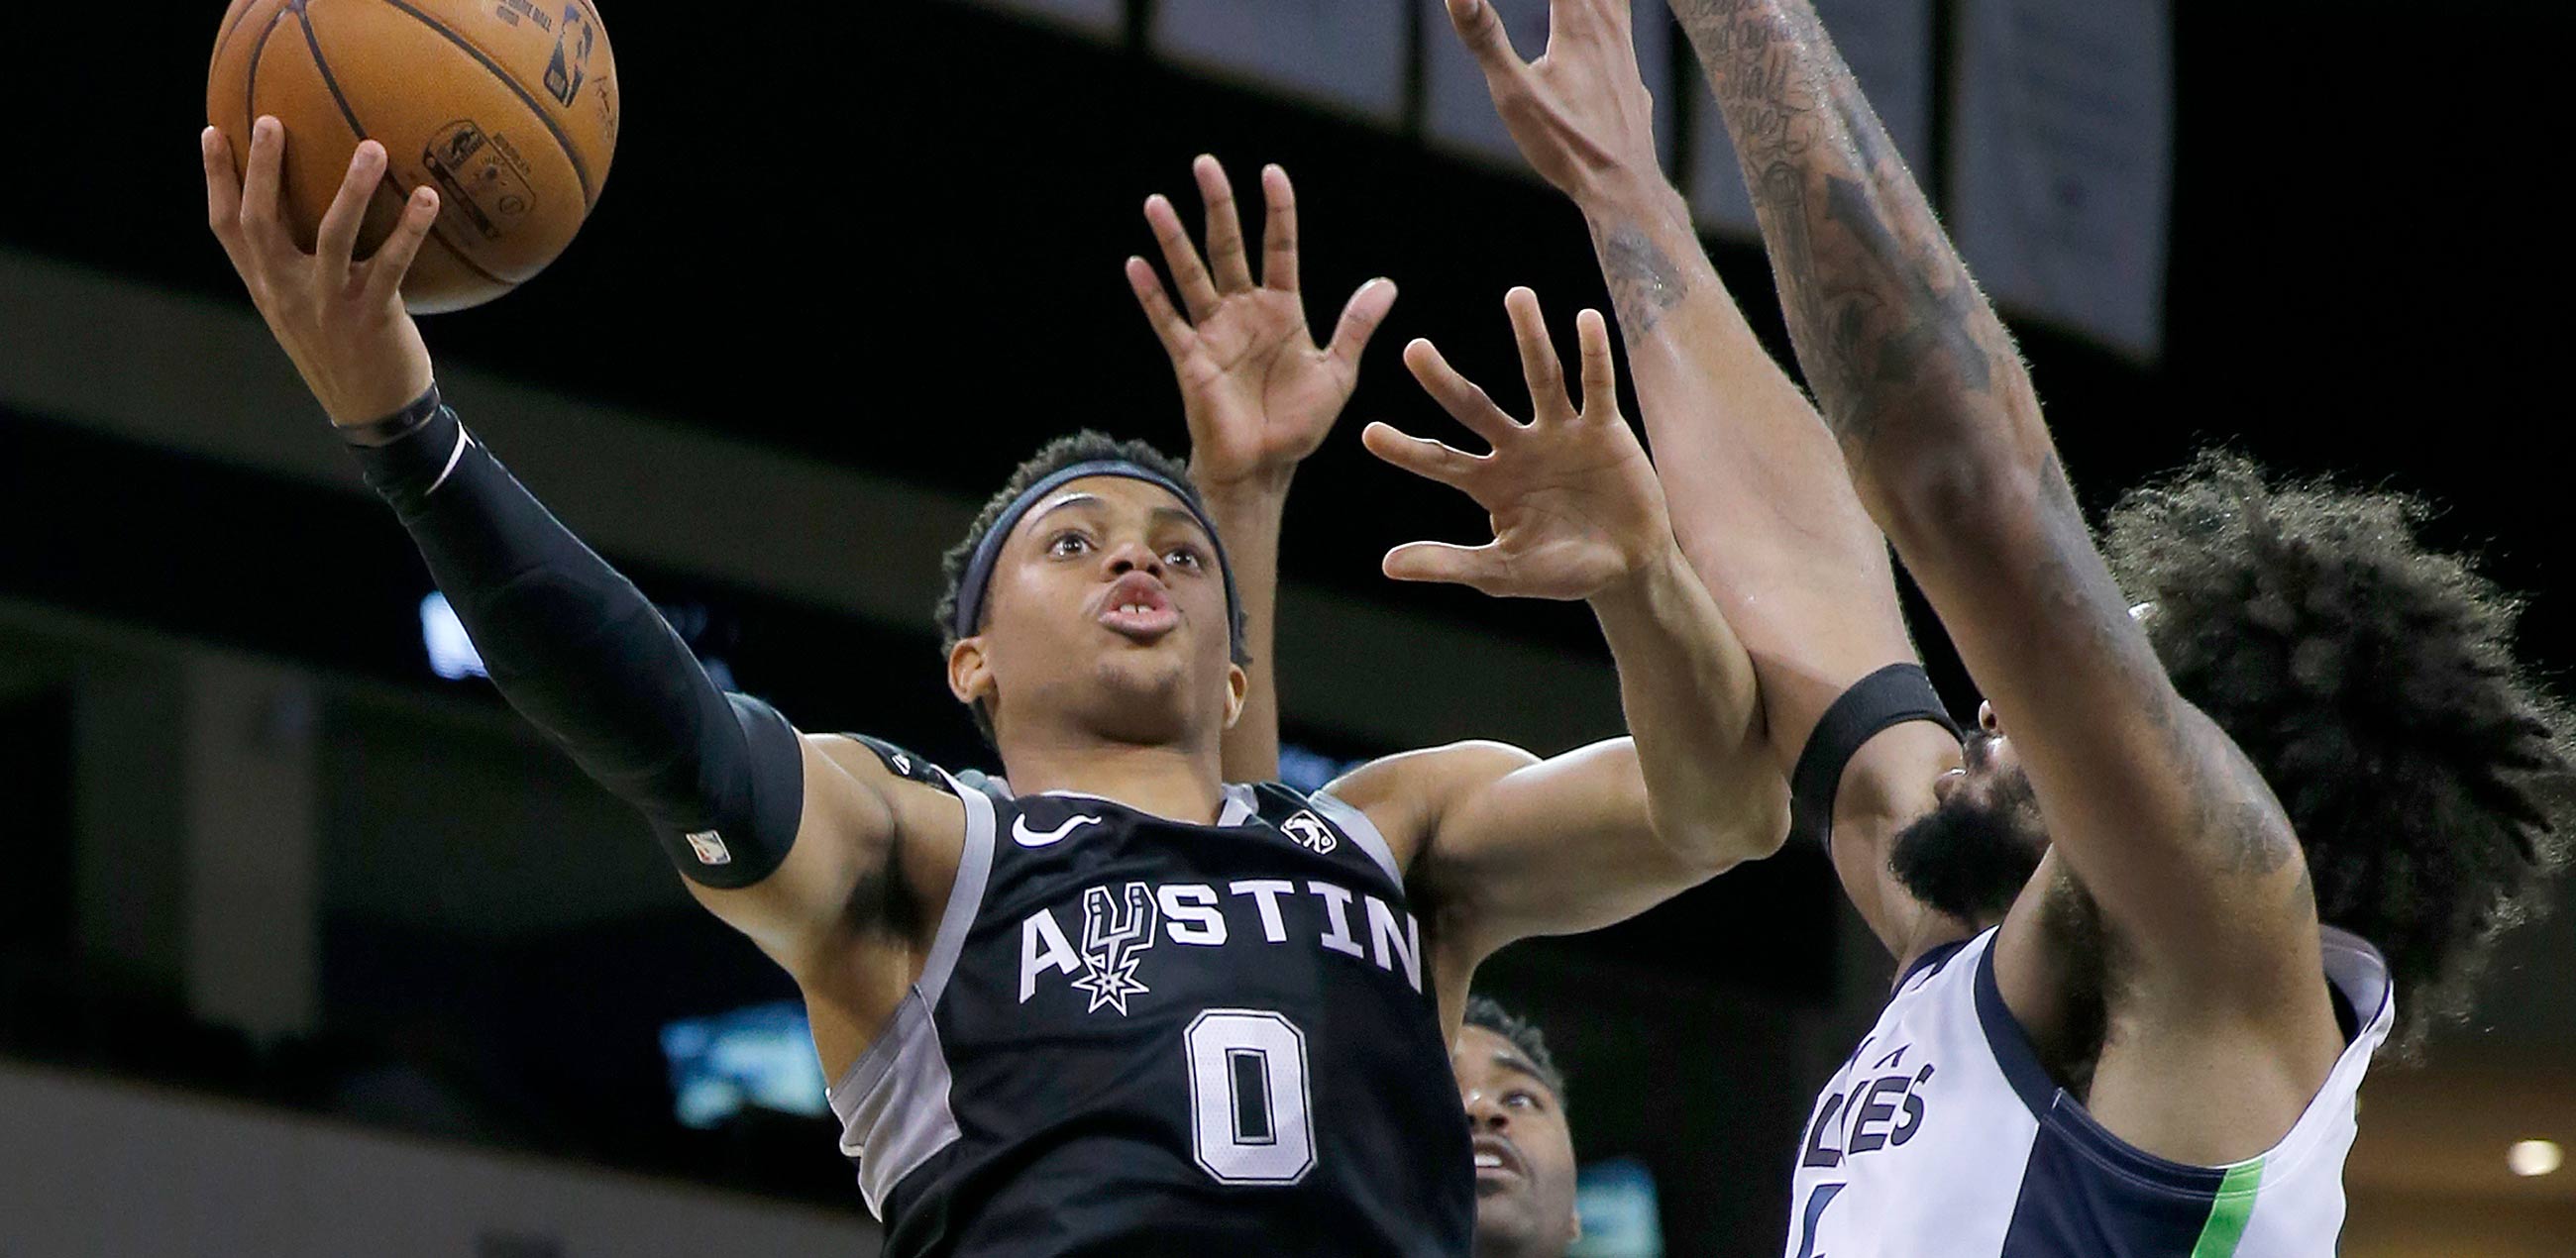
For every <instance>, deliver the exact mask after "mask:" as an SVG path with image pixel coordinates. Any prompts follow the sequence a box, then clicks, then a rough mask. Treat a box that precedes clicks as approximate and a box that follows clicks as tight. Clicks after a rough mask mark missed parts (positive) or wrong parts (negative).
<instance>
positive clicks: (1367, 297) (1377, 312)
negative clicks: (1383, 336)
mask: <svg viewBox="0 0 2576 1258" xmlns="http://www.w3.org/2000/svg"><path fill="white" fill-rule="evenodd" d="M1394 308H1395V281H1394V280H1391V279H1387V278H1386V277H1384V276H1380V277H1378V278H1376V279H1373V280H1370V281H1369V282H1368V283H1365V284H1362V285H1360V289H1359V291H1358V292H1356V293H1353V294H1351V300H1350V303H1349V304H1347V305H1345V306H1343V307H1342V318H1341V321H1340V322H1339V323H1336V324H1334V325H1333V343H1332V344H1331V345H1329V346H1327V347H1326V348H1325V350H1324V353H1325V355H1326V356H1327V357H1329V358H1331V359H1332V360H1333V361H1335V362H1337V363H1339V364H1341V366H1342V368H1343V369H1344V370H1347V371H1357V370H1358V369H1359V365H1360V354H1361V353H1362V351H1365V350H1366V349H1368V343H1369V338H1370V337H1373V336H1376V335H1377V329H1378V325H1380V324H1382V323H1385V322H1386V312H1387V311H1389V310H1392V309H1394Z"/></svg>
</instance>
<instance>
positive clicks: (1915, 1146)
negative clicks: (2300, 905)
mask: <svg viewBox="0 0 2576 1258" xmlns="http://www.w3.org/2000/svg"><path fill="white" fill-rule="evenodd" d="M1994 941H1995V932H1994V931H1991V930H1989V931H1987V932H1986V933H1984V934H1982V935H1979V936H1977V937H1976V938H1974V939H1971V940H1969V941H1968V942H1966V943H1965V944H1954V945H1952V946H1951V947H1950V948H1947V949H1944V950H1941V951H1937V952H1934V953H1932V954H1931V955H1929V956H1926V957H1924V958H1923V959H1922V960H1920V961H1917V962H1916V963H1915V965H1914V967H1913V968H1912V969H1911V970H1909V971H1908V972H1907V974H1906V976H1905V978H1904V979H1903V980H1902V981H1901V982H1899V983H1898V984H1897V988H1896V994H1895V996H1894V997H1892V998H1891V999H1890V1000H1889V1001H1888V1004H1887V1010H1886V1012H1884V1013H1882V1014H1880V1015H1879V1019H1878V1025H1877V1027H1875V1028H1874V1029H1872V1030H1871V1032H1870V1034H1869V1038H1867V1039H1864V1040H1862V1041H1861V1044H1860V1049H1859V1050H1858V1051H1857V1052H1855V1053H1853V1054H1852V1056H1851V1058H1850V1060H1848V1061H1846V1062H1844V1063H1843V1068H1842V1070H1841V1072H1840V1073H1838V1074H1836V1075H1835V1076H1834V1078H1833V1082H1832V1083H1830V1084H1828V1085H1826V1088H1825V1091H1824V1094H1823V1095H1822V1096H1821V1097H1819V1098H1818V1099H1817V1102H1816V1108H1815V1110H1814V1112H1813V1114H1812V1115H1810V1117H1809V1118H1808V1121H1807V1131H1806V1136H1805V1138H1804V1140H1803V1141H1801V1143H1800V1146H1799V1151H1798V1171H1797V1177H1796V1185H1797V1196H1796V1198H1795V1199H1794V1200H1793V1202H1792V1204H1791V1210H1790V1218H1789V1245H1788V1249H1787V1253H1788V1254H1789V1256H1790V1258H2331V1256H2332V1255H2333V1254H2334V1252H2335V1238H2336V1236H2337V1234H2338V1233H2340V1232H2341V1231H2342V1229H2343V1211H2344V1200H2343V1161H2344V1155H2345V1153H2346V1152H2348V1151H2349V1150H2350V1149H2351V1148H2352V1138H2353V1134H2354V1130H2355V1128H2354V1124H2353V1105H2354V1099H2355V1097H2356V1096H2357V1094H2358V1093H2359V1092H2360V1089H2361V1078H2362V1074H2363V1073H2364V1072H2365V1071H2367V1070H2368V1069H2369V1068H2370V1058H2371V1054H2372V1053H2373V1052H2374V1051H2375V1050H2377V1049H2378V1047H2379V1043H2380V1041H2381V1040H2382V1039H2384V1038H2386V1037H2387V1035H2388V1027H2389V1023H2390V1022H2391V1020H2392V1019H2393V1018H2394V1017H2395V1013H2396V1009H2395V1002H2394V999H2393V995H2394V994H2393V992H2392V991H2391V990H2390V986H2391V985H2390V983H2389V979H2388V966H2387V963H2386V962H2385V961H2383V960H2381V959H2380V956H2379V954H2378V952H2376V951H2375V950H2373V949H2372V948H2371V947H2370V945H2368V944H2366V943H2363V942H2362V941H2361V940H2360V939H2359V938H2357V937H2355V936H2353V935H2350V934H2347V933H2345V932H2343V931H2339V930H2334V929H2332V928H2328V929H2327V930H2326V932H2325V967H2326V978H2327V980H2328V981H2329V982H2331V983H2332V984H2333V985H2334V989H2335V991H2336V992H2337V993H2338V994H2339V995H2340V997H2341V998H2342V1000H2343V1001H2344V1002H2345V1003H2346V1004H2347V1005H2348V1006H2349V1007H2350V1010H2351V1013H2352V1021H2353V1022H2354V1023H2356V1024H2358V1031H2357V1033H2356V1034H2354V1036H2353V1037H2352V1042H2351V1043H2350V1044H2348V1045H2347V1046H2345V1048H2344V1052H2343V1056H2342V1057H2341V1058H2339V1059H2338V1060H2337V1061H2336V1062H2335V1067H2334V1072H2333V1073H2332V1074H2331V1075H2329V1076H2327V1078H2326V1083H2325V1086H2324V1087H2323V1088H2321V1089H2319V1090H2318V1092H2317V1095H2316V1098H2315V1099H2314V1100H2312V1101H2310V1102H2309V1103H2308V1108H2307V1111H2306V1112H2305V1113H2303V1114H2301V1115H2300V1116H2299V1121H2298V1124H2297V1125H2296V1126H2294V1127H2292V1128H2291V1129H2290V1134H2289V1135H2287V1136H2285V1137H2283V1138H2282V1139H2281V1142H2280V1143H2279V1144H2277V1145H2274V1146H2273V1147H2272V1148H2271V1149H2270V1150H2269V1151H2267V1152H2265V1153H2264V1154H2263V1155H2262V1156H2260V1157H2257V1158H2252V1159H2250V1160H2247V1161H2244V1162H2239V1163H2237V1164H2235V1165H2233V1166H2217V1167H2200V1166H2186V1165H2184V1164H2182V1163H2179V1162H2171V1161H2167V1160H2165V1159H2164V1158H2160V1157H2156V1156H2154V1155H2152V1154H2148V1153H2145V1152H2142V1151H2140V1150H2138V1149H2135V1148H2132V1147H2130V1146H2129V1145H2128V1144H2126V1143H2124V1142H2122V1141H2121V1140H2120V1139H2119V1137H2117V1136H2114V1135H2112V1134H2111V1133H2110V1132H2109V1131H2107V1130H2104V1129H2103V1127H2102V1126H2101V1124H2099V1123H2097V1122H2095V1121H2094V1119H2093V1116H2092V1115H2091V1114H2089V1113H2086V1112H2085V1109H2084V1106H2083V1105H2082V1104H2081V1103H2080V1102H2078V1101H2077V1100H2076V1099H2075V1098H2074V1097H2072V1096H2070V1095H2068V1094H2067V1093H2066V1091H2065V1090H2064V1089H2062V1088H2059V1087H2058V1086H2057V1085H2056V1084H2055V1083H2053V1082H2051V1081H2050V1079H2049V1076H2048V1072H2047V1071H2046V1070H2045V1069H2044V1068H2043V1067H2042V1066H2041V1065H2040V1061H2039V1056H2038V1054H2037V1052H2036V1051H2035V1050H2033V1048H2032V1047H2031V1043H2030V1040H2029V1038H2028V1037H2027V1036H2026V1035H2024V1034H2023V1032H2022V1029H2021V1024H2020V1023H2018V1022H2016V1021H2014V1020H2013V1016H2012V1013H2011V1011H2010V1010H2008V1009H2006V1008H2005V1007H2004V1002H2003V996H2002V994H2001V992H2000V991H1998V990H1997V988H1996V986H1995V974H1994Z"/></svg>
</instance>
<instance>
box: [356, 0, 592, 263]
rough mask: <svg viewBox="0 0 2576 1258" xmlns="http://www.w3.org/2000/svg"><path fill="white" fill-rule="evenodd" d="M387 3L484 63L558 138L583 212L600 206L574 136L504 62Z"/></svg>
mask: <svg viewBox="0 0 2576 1258" xmlns="http://www.w3.org/2000/svg"><path fill="white" fill-rule="evenodd" d="M384 2H385V3H386V4H388V5H391V6H393V7H394V8H396V9H400V10H402V11H403V12H405V13H408V14H410V15H411V16H412V17H413V18H415V19H418V20H419V22H420V24H421V25H423V26H426V27H428V28H429V29H431V30H433V31H436V32H438V33H439V34H440V35H442V36H444V37H445V38H446V39H447V41H448V42H449V43H452V44H454V45H456V46H457V47H458V48H461V49H464V50H465V53H466V55H467V56H470V57H472V58H474V59H475V60H476V61H479V62H482V63H483V68H484V69H486V70H489V71H491V72H492V77H493V78H495V79H497V80H499V81H500V82H501V84H502V86H504V87H507V88H509V89H510V91H511V92H512V93H513V94H515V95H516V96H517V97H518V98H519V101H520V103H522V104H524V105H526V106H527V107H528V112H529V113H531V114H534V115H535V116H536V119H537V122H538V123H539V124H540V125H542V126H544V127H545V129H546V132H547V134H549V135H552V136H553V137H554V138H555V146H556V147H557V148H560V149H562V150H563V155H564V160H566V161H568V162H571V163H572V177H573V178H574V179H575V180H577V181H579V182H580V184H581V206H582V209H583V211H585V212H587V211H589V210H590V209H592V208H593V207H595V206H597V205H598V204H599V197H598V194H596V193H595V192H593V191H592V190H591V185H590V168H589V167H588V166H586V165H584V164H583V162H582V160H581V154H580V153H578V152H575V151H574V150H573V146H572V137H571V136H568V135H565V134H564V129H563V127H562V126H560V125H558V124H557V123H556V122H555V120H554V116H553V115H552V114H549V113H547V112H546V107H545V106H544V105H543V104H540V103H539V102H538V100H537V98H536V97H535V96H533V95H531V94H529V92H528V89H527V88H525V87H522V86H520V84H519V81H518V80H517V79H515V78H512V77H510V72H509V71H507V70H505V69H503V68H501V63H500V62H498V61H495V60H493V59H492V55H491V54H490V53H487V52H485V51H483V50H482V49H481V48H478V47H476V46H475V45H474V41H472V40H470V39H467V38H465V37H464V36H463V35H461V34H458V33H457V32H455V31H453V30H451V29H449V28H448V27H447V25H446V24H445V23H443V22H440V21H439V20H438V19H436V18H434V17H431V16H430V15H428V14H426V13H423V12H421V11H420V10H418V9H415V8H413V7H412V6H411V5H410V4H408V3H406V2H405V0H384Z"/></svg>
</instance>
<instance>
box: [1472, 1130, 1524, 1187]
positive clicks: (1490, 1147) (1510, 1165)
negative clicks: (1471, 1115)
mask: <svg viewBox="0 0 2576 1258" xmlns="http://www.w3.org/2000/svg"><path fill="white" fill-rule="evenodd" d="M1475 1148H1476V1182H1478V1183H1480V1184H1481V1183H1483V1182H1485V1181H1486V1180H1488V1179H1499V1178H1502V1177H1504V1176H1510V1177H1513V1178H1517V1179H1527V1178H1529V1171H1528V1168H1526V1167H1524V1166H1522V1165H1521V1154H1520V1150H1518V1149H1515V1148H1513V1147H1512V1143H1511V1141H1508V1140H1505V1139H1503V1138H1502V1137H1500V1136H1478V1137H1476V1141H1475Z"/></svg>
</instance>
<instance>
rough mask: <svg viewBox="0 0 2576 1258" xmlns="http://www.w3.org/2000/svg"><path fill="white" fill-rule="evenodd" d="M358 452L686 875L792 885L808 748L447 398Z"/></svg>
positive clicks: (515, 676)
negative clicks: (481, 438)
mask: <svg viewBox="0 0 2576 1258" xmlns="http://www.w3.org/2000/svg"><path fill="white" fill-rule="evenodd" d="M345 435H346V436H347V438H348V441H349V445H350V449H351V451H352V452H353V453H354V454H355V455H356V456H357V459H358V463H359V465H360V467H361V469H362V470H363V471H364V473H365V475H366V479H367V484H368V485H369V486H370V487H372V488H373V489H374V490H375V491H376V492H377V494H379V495H380V496H382V497H383V498H384V499H385V501H386V502H388V503H390V504H392V506H393V508H394V513H395V514H396V515H397V516H399V517H400V518H401V520H402V523H403V527H404V528H405V529H408V530H410V532H411V536H412V540H413V542H414V543H416V544H417V545H418V546H419V547H420V553H421V557H422V558H423V559H425V560H427V561H428V563H429V571H430V576H431V577H432V578H433V579H435V580H436V581H437V582H438V588H439V589H440V590H441V591H442V592H444V593H445V594H446V595H447V599H448V602H449V603H450V604H452V605H453V606H454V607H455V609H456V614H457V617H458V619H460V620H462V621H463V622H464V624H465V629H466V632H467V633H468V634H470V635H472V637H473V639H474V645H475V649H476V650H477V651H478V652H480V653H481V655H482V657H483V664H484V668H485V670H486V671H488V672H489V673H490V674H491V676H492V681H493V683H494V684H496V685H498V686H499V687H500V688H501V694H502V696H503V697H504V698H506V699H508V700H509V701H510V706H511V707H513V708H516V709H517V710H518V712H519V714H520V715H521V716H524V717H526V718H527V719H528V721H529V722H530V723H531V724H534V725H535V726H536V727H537V728H538V729H539V730H542V731H544V733H545V735H546V737H548V738H550V739H552V740H553V741H554V742H555V744H556V745H558V746H560V747H562V748H563V749H564V750H565V751H567V752H570V753H571V754H572V758H573V759H574V760H575V761H576V762H578V763H579V764H580V765H581V767H582V770H583V772H586V773H588V774H589V775H590V776H591V777H592V778H593V779H595V780H597V781H598V782H599V784H600V785H602V786H605V787H607V788H608V789H609V791H610V792H612V793H614V794H615V795H616V796H617V797H618V798H620V799H623V800H625V801H626V802H627V803H630V804H632V805H634V806H635V807H636V808H638V809H640V810H642V811H643V813H644V816H645V818H646V819H647V820H648V821H650V822H651V823H652V826H653V830H654V833H655V835H656V836H657V837H659V838H660V839H661V841H662V844H663V846H664V847H665V848H666V849H668V850H669V852H670V855H671V859H672V861H673V863H675V864H677V865H678V866H679V868H680V872H681V873H683V874H685V875H687V876H688V877H689V878H691V879H693V880H695V881H697V882H700V883H703V884H705V885H707V886H711V887H746V886H750V885H751V884H753V883H756V882H758V881H760V880H761V879H763V878H765V877H768V876H769V875H770V874H771V873H773V872H775V871H776V870H777V868H778V866H779V865H780V864H781V863H782V862H784V861H785V860H786V859H787V850H788V848H789V846H790V845H791V844H792V843H793V842H794V841H795V838H796V827H797V822H798V819H799V817H800V816H801V814H802V811H803V804H804V773H805V769H804V758H803V748H802V746H801V743H800V740H799V739H798V738H797V736H796V731H795V730H794V729H793V728H792V727H790V726H789V725H788V723H787V721H786V719H785V718H783V717H781V716H779V714H778V713H777V712H776V711H774V710H772V709H771V708H770V707H769V705H767V704H765V703H762V702H761V701H759V700H757V699H753V698H749V697H747V696H744V695H738V694H737V695H728V694H725V693H723V692H721V691H719V690H717V689H716V686H715V683H714V682H713V681H711V680H709V679H708V677H707V673H706V669H705V668H703V667H701V666H700V665H699V663H698V660H697V657H696V656H695V655H693V654H691V653H690V651H689V648H688V644H686V643H684V642H682V641H681V640H680V637H679V635H678V634H677V633H675V632H673V631H672V629H671V626H670V624H669V622H667V621H665V620H664V619H663V618H662V614H661V613H660V612H659V611H657V610H655V609H654V607H653V604H652V603H650V602H648V601H646V600H645V598H644V596H643V594H641V593H640V592H638V591H637V590H636V588H635V587H634V585H632V584H631V583H629V582H628V581H627V580H626V578H624V577H622V576H619V575H618V574H617V571H616V570H615V569H613V568H611V567H609V566H608V564H607V562H606V561H604V560H602V559H601V558H600V557H599V556H598V555H597V554H594V553H593V552H592V551H591V549H590V548H589V547H587V546H584V545H583V544H582V543H581V539H579V538H577V537H574V536H573V535H572V532H571V531H570V530H568V529H566V528H565V527H564V526H563V525H562V523H560V522H559V521H557V520H556V519H555V518H554V516H553V515H552V514H551V513H549V512H548V511H547V510H546V509H545V507H544V506H542V505H540V504H539V503H538V502H537V500H536V499H535V498H534V497H532V496H531V495H530V494H529V493H528V491H527V490H526V489H524V488H522V487H521V486H520V484H519V482H518V480H517V479H516V478H514V477H512V476H511V475H510V473H509V471H508V469H506V468H504V467H502V466H501V463H500V461H499V460H497V459H495V458H493V457H492V455H491V453H490V452H489V451H487V450H485V449H484V448H483V445H482V443H481V442H478V441H476V440H474V438H473V437H472V435H471V434H469V433H467V432H466V431H465V428H464V426H463V425H462V424H461V423H459V422H458V421H457V418H456V413H455V412H454V411H452V410H449V409H448V408H447V407H446V406H445V405H444V404H443V403H442V402H441V400H440V398H439V394H438V389H437V388H436V387H435V386H433V387H431V389H430V391H429V392H428V393H427V394H425V395H423V396H422V397H421V398H420V400H419V401H416V402H414V403H412V404H411V405H410V406H409V407H406V408H404V410H403V412H402V413H401V414H399V415H396V416H394V417H392V418H391V419H387V420H384V421H381V422H379V423H375V424H370V425H367V426H365V427H361V428H353V429H350V430H348V431H347V433H346V434H345Z"/></svg>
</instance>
